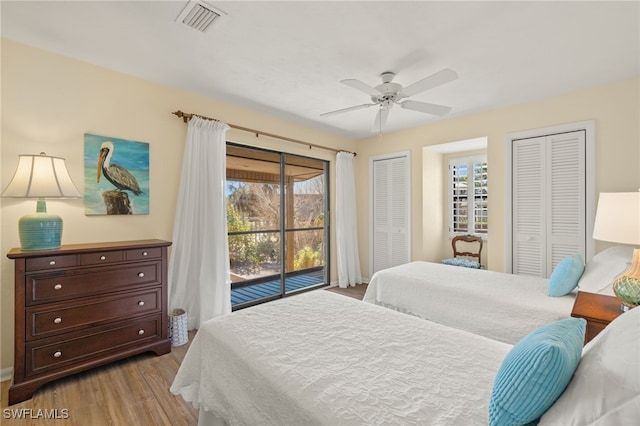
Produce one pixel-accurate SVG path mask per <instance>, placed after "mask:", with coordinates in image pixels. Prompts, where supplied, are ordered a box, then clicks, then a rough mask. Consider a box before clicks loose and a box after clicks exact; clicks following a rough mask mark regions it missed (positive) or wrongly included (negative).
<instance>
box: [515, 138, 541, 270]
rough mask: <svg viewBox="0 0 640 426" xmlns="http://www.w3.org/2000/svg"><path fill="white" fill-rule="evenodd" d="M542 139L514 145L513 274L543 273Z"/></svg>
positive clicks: (527, 140) (522, 141)
mask: <svg viewBox="0 0 640 426" xmlns="http://www.w3.org/2000/svg"><path fill="white" fill-rule="evenodd" d="M545 139H546V138H544V137H541V138H531V139H523V140H519V141H516V142H515V143H514V146H513V170H514V174H513V185H512V188H513V195H512V200H513V268H512V269H513V273H514V274H523V275H534V276H544V274H545V272H546V268H545V265H544V263H545V250H544V247H545V245H546V240H545V238H546V235H545V232H544V227H545V224H544V216H545V202H544V196H545V195H544V182H545V179H544V172H545V171H544V158H545Z"/></svg>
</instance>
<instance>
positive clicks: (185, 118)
mask: <svg viewBox="0 0 640 426" xmlns="http://www.w3.org/2000/svg"><path fill="white" fill-rule="evenodd" d="M171 114H173V115H176V116H178V117H180V118H182V120H183V121H184V122H185V123H187V122H188V121H189V120H191V119H192V118H193V117H200V118H203V119H205V120H213V121H220V120H218V119H215V118H211V117H205V116H204V115H199V114H193V113H190V112H182V111H180V110H178V111H174V112H172V113H171ZM226 124H227V126H229V127H231V128H233V129H237V130H242V131H245V132H249V133H254V134H255V135H256V137H258V136H260V135H262V136H268V137H270V138H276V139H281V140H283V141H287V142H293V143H299V144H302V145H306V146H308V147H309V149H311V148H320V149H326V150H328V151H333V152H349V153H350V154H353V155H354V156H355V155H357V154H356V153H355V152H350V151H345V150H343V149H335V148H329V147H328V146H322V145H316V144H314V143H309V142H305V141H301V140H298V139H293V138H288V137H286V136H280V135H275V134H273V133H267V132H263V131H261V130H255V129H250V128H248V127H242V126H236V125H235V124H230V123H226Z"/></svg>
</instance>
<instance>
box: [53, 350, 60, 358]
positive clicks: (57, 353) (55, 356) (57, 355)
mask: <svg viewBox="0 0 640 426" xmlns="http://www.w3.org/2000/svg"><path fill="white" fill-rule="evenodd" d="M61 356H62V351H55V352H54V354H53V357H54V358H60V357H61Z"/></svg>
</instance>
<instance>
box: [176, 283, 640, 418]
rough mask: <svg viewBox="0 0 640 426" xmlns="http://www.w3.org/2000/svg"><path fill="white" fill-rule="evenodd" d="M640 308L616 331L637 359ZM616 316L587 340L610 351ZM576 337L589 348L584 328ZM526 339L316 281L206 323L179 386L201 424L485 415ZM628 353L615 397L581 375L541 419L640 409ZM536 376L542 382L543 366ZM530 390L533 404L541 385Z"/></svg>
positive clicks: (622, 352)
mask: <svg viewBox="0 0 640 426" xmlns="http://www.w3.org/2000/svg"><path fill="white" fill-rule="evenodd" d="M630 312H633V311H630ZM637 313H638V315H635V317H638V318H632V315H628V314H624V315H623V317H624V316H627V317H628V318H625V319H628V320H629V321H631V322H632V324H631V325H628V324H625V326H624V327H618V328H620V329H623V330H625V333H626V334H624V335H623V336H622V337H619V338H617V339H612V342H611V345H617V346H618V347H616V348H615V349H616V350H615V353H616V354H618V355H619V356H620V357H626V359H628V360H629V359H631V360H636V359H637V357H638V356H639V351H638V348H637V346H638V340H637V339H635V340H634V339H631V338H630V337H632V335H629V333H628V332H627V331H626V330H627V329H630V330H631V333H632V334H633V333H636V329H637V327H638V326H640V310H638V312H637ZM569 321H582V322H584V320H582V319H577V318H570V319H569ZM629 321H627V322H629ZM616 322H618V320H615V321H614V322H612V324H611V325H610V326H609V327H608V328H607V329H605V331H604V332H602V333H601V334H600V335H599V336H597V337H596V339H594V340H593V341H592V342H590V343H589V345H588V347H589V346H591V347H592V348H595V349H596V350H600V349H599V347H598V342H604V343H607V339H606V338H605V339H604V340H603V339H601V337H603V336H604V335H605V334H607V332H608V331H609V329H612V330H613V329H615V327H614V324H615V323H616ZM582 327H583V331H582V332H583V333H584V326H582ZM634 327H636V329H634ZM636 337H637V336H636ZM575 339H578V341H577V345H578V346H579V348H578V357H580V354H581V353H582V340H581V339H582V335H581V336H578V337H576V338H575ZM575 339H574V346H575V344H576V343H575ZM525 340H526V339H525ZM561 340H567V341H569V340H571V339H569V338H563V339H561ZM634 344H635V346H630V345H634ZM620 345H622V346H620ZM519 346H520V343H519V344H518V345H516V346H515V347H512V345H509V344H506V343H503V342H498V341H495V340H491V339H488V338H485V337H483V336H479V335H475V334H472V333H469V332H466V331H464V330H456V329H452V328H449V327H445V326H443V325H440V324H436V323H433V322H430V321H424V320H422V319H419V318H416V317H414V316H410V315H405V314H402V313H400V312H396V311H393V310H390V309H385V308H382V307H379V306H376V305H372V304H368V303H363V302H361V301H358V300H355V299H352V298H349V297H345V296H341V295H338V294H334V293H332V292H328V291H324V290H316V291H312V292H308V293H305V294H301V295H296V296H292V297H289V298H286V299H282V300H279V301H276V302H270V303H267V304H263V305H259V306H255V307H252V308H248V309H245V310H241V311H237V312H234V313H232V314H230V315H226V316H223V317H219V318H216V319H213V320H211V321H208V322H207V323H205V324H204V325H203V326H202V327H201V328H200V329H199V330H198V332H197V334H196V336H195V338H194V339H193V341H192V343H191V346H190V348H189V350H188V352H187V354H186V356H185V358H184V360H183V362H182V364H181V367H180V369H179V371H178V373H177V375H176V377H175V380H174V382H173V384H172V386H171V392H173V393H174V394H176V395H181V396H182V397H183V398H184V399H185V400H187V401H190V402H192V403H193V404H194V406H196V408H199V410H200V416H199V424H201V425H216V424H226V425H236V424H243V425H265V424H271V425H377V424H406V425H412V424H416V425H418V424H420V425H465V426H466V425H486V424H488V422H489V416H490V415H489V414H488V413H489V411H490V410H489V406H492V407H493V406H494V405H495V400H494V393H496V389H495V388H494V381H495V383H498V377H499V376H500V374H501V371H503V368H502V366H501V363H503V359H504V361H505V362H506V359H507V358H508V357H507V355H508V354H510V353H511V352H513V351H514V350H515V349H516V348H517V347H519ZM585 351H587V347H585ZM601 352H602V351H601ZM612 352H613V351H612ZM592 358H593V360H592V361H590V362H599V361H600V360H603V359H606V357H603V356H600V354H596V356H593V357H592ZM617 361H618V362H616V363H615V365H614V367H615V368H618V369H619V368H621V367H620V365H621V364H622V365H625V368H626V369H627V370H630V371H626V370H625V371H624V373H625V374H630V375H631V377H632V381H630V382H629V383H626V386H622V387H621V386H619V383H618V384H616V385H615V386H613V389H609V386H603V388H602V389H600V388H599V389H598V390H597V392H598V393H600V392H607V400H606V401H604V402H603V403H599V404H595V403H594V402H593V401H589V400H588V398H585V400H586V403H587V404H590V405H593V406H594V407H595V408H593V407H591V409H590V410H585V409H584V406H583V405H582V402H580V403H575V401H573V399H572V398H573V397H574V396H573V394H574V393H580V392H582V393H584V388H579V387H578V388H576V389H574V390H572V392H571V393H570V394H569V395H567V392H568V391H569V388H570V387H571V384H570V386H569V388H567V390H566V391H565V392H564V394H562V396H561V397H560V400H558V402H560V401H563V400H564V402H563V404H564V405H568V406H569V408H566V409H562V410H555V412H554V411H553V408H554V406H552V407H551V410H549V412H551V413H552V414H553V416H552V417H551V423H544V422H541V424H542V425H544V424H568V422H569V419H572V418H576V411H579V415H580V416H582V417H585V418H591V419H593V418H596V419H597V418H604V419H606V418H607V417H606V416H608V415H609V412H612V411H615V412H616V413H617V414H616V415H618V416H621V417H615V418H616V419H627V420H628V418H629V417H628V415H629V414H628V413H627V412H626V411H628V410H629V409H632V412H631V414H637V412H636V411H633V410H635V409H636V408H638V407H640V405H638V404H637V403H636V402H637V401H636V402H633V397H629V392H631V395H632V396H633V395H636V396H637V393H638V391H639V390H640V385H639V383H638V382H640V380H639V379H638V376H640V372H638V371H636V370H637V362H635V361H634V362H631V363H629V362H627V364H624V363H620V362H619V361H620V360H617ZM537 364H540V363H539V362H538V363H537ZM583 364H585V365H584V368H585V369H587V367H589V365H587V364H589V363H584V362H581V363H580V365H579V366H578V370H576V372H575V376H577V377H581V374H580V368H583ZM634 368H635V370H633V369H634ZM587 370H588V371H591V370H594V371H597V373H598V374H599V375H600V376H602V377H603V379H602V380H609V381H612V380H613V381H615V380H614V379H612V378H616V377H619V375H620V372H611V371H608V370H607V368H604V367H602V366H595V367H594V366H591V367H590V369H587ZM527 374H528V373H527ZM571 374H572V375H573V371H571ZM634 375H635V378H634ZM528 376H532V375H531V374H528ZM533 376H534V377H536V380H535V381H536V382H539V381H540V377H541V374H533ZM550 376H551V377H552V378H553V377H555V376H556V375H555V374H551V375H550ZM600 376H599V377H600ZM598 383H599V384H601V383H600V382H598ZM604 384H606V383H604ZM565 385H566V384H565ZM581 386H584V383H581ZM512 388H513V389H520V388H521V387H520V386H512ZM525 389H526V387H525ZM634 392H635V393H634ZM523 393H524V395H525V399H526V402H527V404H530V401H531V399H532V393H531V391H529V390H526V391H524V392H523ZM545 393H547V392H546V390H545ZM618 394H620V395H619V396H618ZM509 399H510V400H511V399H513V398H509ZM637 399H638V398H636V400H637ZM621 401H623V402H624V404H623V403H622V402H621ZM629 401H631V405H629ZM611 404H614V406H613V407H612V406H611ZM634 404H635V405H634ZM620 407H622V408H620ZM554 413H555V414H554ZM566 416H572V417H566ZM634 419H635V418H634ZM609 420H611V418H609ZM543 421H544V417H543ZM594 424H597V423H594ZM602 424H606V423H602ZM619 424H624V423H619Z"/></svg>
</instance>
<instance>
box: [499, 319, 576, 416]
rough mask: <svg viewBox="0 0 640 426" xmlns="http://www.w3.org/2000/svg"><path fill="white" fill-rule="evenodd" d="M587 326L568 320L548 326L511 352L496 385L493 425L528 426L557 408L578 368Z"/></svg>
mask: <svg viewBox="0 0 640 426" xmlns="http://www.w3.org/2000/svg"><path fill="white" fill-rule="evenodd" d="M586 324H587V322H586V321H585V320H584V319H583V318H567V319H563V320H560V321H556V322H553V323H550V324H547V325H544V326H542V327H540V328H538V329H537V330H534V331H532V332H531V333H529V334H528V335H526V336H525V337H524V338H523V339H522V340H520V341H519V342H518V343H517V344H516V345H515V346H514V347H513V348H512V349H511V351H509V353H508V354H507V356H506V357H505V358H504V360H503V361H502V365H500V368H499V369H498V373H497V375H496V378H495V380H494V383H493V390H492V391H491V397H490V399H489V425H490V426H510V425H512V426H516V425H526V424H527V423H530V422H533V421H535V420H537V419H539V418H540V417H541V416H542V415H543V414H544V413H545V412H546V411H547V410H548V409H549V408H550V407H551V406H552V405H553V403H554V402H555V401H556V400H557V399H558V398H559V397H560V395H562V392H564V389H565V388H566V387H567V385H568V384H569V382H570V381H571V377H572V376H573V373H574V371H575V370H576V368H577V367H578V363H579V362H580V356H581V355H582V345H583V342H584V332H585V327H586Z"/></svg>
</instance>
